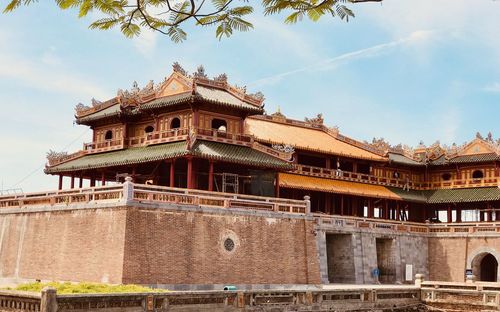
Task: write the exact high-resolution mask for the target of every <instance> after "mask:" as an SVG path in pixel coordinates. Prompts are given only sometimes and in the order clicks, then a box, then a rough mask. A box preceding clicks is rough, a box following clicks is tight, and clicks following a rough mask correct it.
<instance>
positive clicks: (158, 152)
mask: <svg viewBox="0 0 500 312" xmlns="http://www.w3.org/2000/svg"><path fill="white" fill-rule="evenodd" d="M186 147H187V146H186V141H181V142H175V143H166V144H158V145H150V146H145V147H131V148H127V149H124V150H119V151H112V152H107V153H100V154H94V155H86V156H83V157H80V158H77V159H74V160H70V161H68V162H65V163H62V164H60V165H56V166H53V167H49V168H47V169H46V170H45V172H46V173H59V172H68V171H77V170H87V169H97V168H104V167H114V166H124V165H130V164H138V163H146V162H151V161H158V160H162V159H170V158H175V157H180V156H184V155H187V154H192V155H195V156H199V157H202V158H210V159H216V160H221V161H226V162H232V163H238V164H246V165H250V166H255V167H266V168H274V169H291V168H292V167H293V165H292V164H290V163H288V162H286V161H284V160H281V159H279V158H276V157H273V156H271V155H268V154H265V153H262V152H260V151H257V150H254V149H252V148H250V147H245V146H238V145H232V144H225V143H218V142H210V141H196V142H195V144H194V146H193V148H192V149H191V151H188V150H187V149H186Z"/></svg>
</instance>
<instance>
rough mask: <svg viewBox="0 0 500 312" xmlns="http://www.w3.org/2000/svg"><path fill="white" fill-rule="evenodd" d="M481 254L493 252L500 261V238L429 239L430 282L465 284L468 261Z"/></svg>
mask: <svg viewBox="0 0 500 312" xmlns="http://www.w3.org/2000/svg"><path fill="white" fill-rule="evenodd" d="M481 252H491V253H492V254H494V255H496V256H497V260H500V259H498V254H500V237H486V236H483V237H439V238H438V237H431V238H429V251H428V257H429V277H430V280H433V281H452V282H463V281H464V280H465V269H466V268H467V262H468V259H472V258H474V256H476V255H477V254H478V253H481Z"/></svg>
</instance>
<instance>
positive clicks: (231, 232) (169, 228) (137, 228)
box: [123, 209, 320, 284]
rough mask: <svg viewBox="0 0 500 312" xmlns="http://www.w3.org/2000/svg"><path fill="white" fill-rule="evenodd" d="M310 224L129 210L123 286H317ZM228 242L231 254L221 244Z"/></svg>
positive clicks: (301, 220) (243, 216)
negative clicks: (232, 247) (134, 284)
mask: <svg viewBox="0 0 500 312" xmlns="http://www.w3.org/2000/svg"><path fill="white" fill-rule="evenodd" d="M313 224H314V222H313V221H312V220H306V219H304V218H279V217H278V218H275V217H271V216H269V217H265V216H256V215H252V213H249V214H232V213H231V212H229V211H222V212H220V213H201V212H195V211H190V212H186V211H164V210H154V209H151V210H149V209H132V210H129V212H128V215H127V231H126V237H125V241H126V245H125V260H124V270H123V281H124V282H125V283H139V284H315V283H320V274H319V263H318V255H317V250H316V240H315V236H314V231H313V230H314V229H313ZM227 239H231V240H232V241H233V242H234V249H233V250H232V251H227V250H226V249H225V246H224V242H225V241H226V240H227Z"/></svg>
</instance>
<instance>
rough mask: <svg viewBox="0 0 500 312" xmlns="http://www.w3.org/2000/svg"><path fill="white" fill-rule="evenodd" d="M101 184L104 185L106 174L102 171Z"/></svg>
mask: <svg viewBox="0 0 500 312" xmlns="http://www.w3.org/2000/svg"><path fill="white" fill-rule="evenodd" d="M101 185H102V186H104V185H106V175H105V174H104V171H103V172H102V173H101Z"/></svg>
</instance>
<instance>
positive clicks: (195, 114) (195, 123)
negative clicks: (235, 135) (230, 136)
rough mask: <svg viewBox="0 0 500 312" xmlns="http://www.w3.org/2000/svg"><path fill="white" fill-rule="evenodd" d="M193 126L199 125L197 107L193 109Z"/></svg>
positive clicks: (197, 126)
mask: <svg viewBox="0 0 500 312" xmlns="http://www.w3.org/2000/svg"><path fill="white" fill-rule="evenodd" d="M193 126H194V128H199V127H200V111H199V110H198V109H197V108H195V109H194V110H193ZM228 130H229V129H228Z"/></svg>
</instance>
